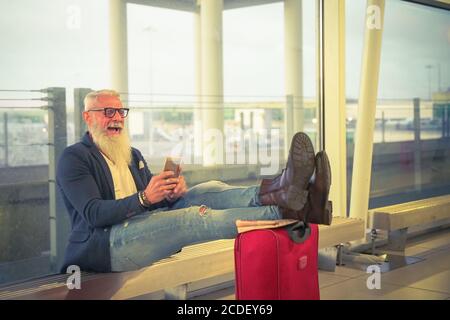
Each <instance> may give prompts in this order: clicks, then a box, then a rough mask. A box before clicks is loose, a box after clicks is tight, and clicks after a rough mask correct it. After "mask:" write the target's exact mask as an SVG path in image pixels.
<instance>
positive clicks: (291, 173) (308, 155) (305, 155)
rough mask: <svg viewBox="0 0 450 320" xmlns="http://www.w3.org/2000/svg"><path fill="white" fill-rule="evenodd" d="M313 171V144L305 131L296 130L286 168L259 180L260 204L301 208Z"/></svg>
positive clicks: (306, 197) (306, 196)
mask: <svg viewBox="0 0 450 320" xmlns="http://www.w3.org/2000/svg"><path fill="white" fill-rule="evenodd" d="M313 172H314V147H313V144H312V142H311V140H310V139H309V137H308V136H307V135H306V134H305V133H303V132H297V133H296V134H295V135H294V137H293V138H292V141H291V147H290V149H289V156H288V161H287V164H286V168H285V169H284V170H283V171H282V172H281V174H280V175H278V176H277V177H275V178H273V179H263V181H262V182H261V186H260V190H259V196H260V198H259V199H260V202H261V204H262V205H264V206H267V205H277V206H279V207H283V208H287V209H291V210H301V209H302V208H303V206H304V205H305V203H306V201H307V200H308V191H307V189H308V183H309V180H310V179H311V176H312V174H313Z"/></svg>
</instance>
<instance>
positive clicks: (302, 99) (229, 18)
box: [0, 0, 320, 285]
mask: <svg viewBox="0 0 450 320" xmlns="http://www.w3.org/2000/svg"><path fill="white" fill-rule="evenodd" d="M155 3H157V5H159V6H164V5H167V6H168V7H170V8H161V7H158V8H156V7H152V6H151V1H149V2H148V6H144V5H136V4H131V3H128V4H127V5H126V8H127V12H126V18H127V19H126V20H127V26H126V27H127V31H128V32H127V39H126V41H123V43H127V58H128V74H123V75H122V76H123V77H127V79H128V92H121V94H122V97H123V100H124V102H126V104H127V105H128V107H130V109H131V112H130V115H129V117H128V119H127V121H128V125H129V130H130V134H131V139H132V144H133V146H135V147H137V148H138V149H140V150H141V151H142V153H143V155H144V156H145V158H146V159H147V160H148V163H149V165H150V169H151V170H152V171H154V172H159V171H161V169H162V164H163V161H164V158H165V157H166V156H168V155H171V154H172V153H174V152H175V153H176V152H178V153H181V154H182V155H183V156H184V155H186V156H187V157H188V158H189V157H190V156H192V157H190V158H189V159H190V161H191V162H190V163H186V166H185V167H184V169H185V176H186V178H187V180H188V183H189V185H193V184H195V183H198V182H200V181H204V180H210V179H220V180H224V181H233V183H237V184H251V183H256V182H257V181H258V180H260V179H261V178H262V176H265V175H274V174H276V173H277V172H279V171H280V170H281V169H282V168H283V167H284V166H285V161H286V146H289V144H288V142H289V140H290V137H291V136H292V135H293V134H294V133H295V131H298V130H302V131H306V132H307V133H308V134H309V135H310V137H311V138H312V139H313V141H314V142H317V141H318V137H319V134H320V133H319V132H318V131H317V123H318V119H317V115H318V113H317V108H318V106H317V96H316V82H317V78H316V63H317V60H316V39H317V33H316V17H317V14H316V1H315V0H305V1H301V7H300V8H296V9H291V11H292V10H294V11H295V12H294V11H292V12H291V13H292V14H291V15H290V18H288V19H289V23H287V24H286V23H285V19H286V14H285V7H284V5H285V4H284V2H283V1H274V2H273V3H270V4H267V2H266V1H263V3H266V4H264V5H261V4H257V3H255V2H253V1H252V2H250V3H251V5H250V3H248V4H247V2H245V1H242V3H241V4H242V5H244V6H245V5H249V6H248V7H239V8H234V9H229V8H228V7H227V1H225V9H224V11H223V28H222V31H223V35H222V38H220V39H221V41H223V44H222V47H221V48H222V49H223V70H222V71H223V72H222V73H223V74H222V77H223V96H222V97H220V98H223V103H222V105H220V108H222V109H223V112H222V113H220V117H221V118H223V119H221V120H223V123H224V129H225V130H224V138H225V141H224V142H225V146H224V147H225V150H224V151H225V153H227V152H228V153H230V154H233V155H235V156H236V158H234V159H233V160H230V157H227V155H225V157H224V165H223V166H221V167H219V170H215V169H214V168H213V169H211V168H205V167H204V166H203V163H202V162H201V154H200V161H197V160H198V157H199V154H198V153H197V150H195V148H196V143H198V141H196V139H197V134H198V131H196V130H197V129H198V127H196V123H197V122H196V121H197V120H198V118H197V116H198V115H199V113H198V111H199V108H200V106H201V103H200V102H199V101H202V100H204V99H206V97H207V94H205V95H204V94H201V93H200V90H198V89H199V88H198V80H199V78H198V74H199V73H200V72H201V67H200V65H201V64H202V61H201V59H200V60H199V59H198V56H196V55H197V54H199V50H198V49H199V48H198V45H199V41H198V40H199V39H198V38H197V36H198V35H197V34H196V32H197V31H198V29H197V28H199V25H198V20H197V21H196V19H197V18H198V13H195V12H194V11H195V8H194V7H192V12H190V11H189V10H188V9H186V8H187V6H188V5H186V3H184V4H183V1H180V2H179V3H178V4H177V2H176V1H170V3H169V2H167V3H166V2H161V1H157V2H155ZM165 3H166V4H165ZM228 3H229V2H228ZM109 5H110V1H107V0H96V1H87V0H40V1H34V0H17V1H2V2H0V35H1V39H2V50H0V70H2V72H1V74H0V191H1V192H0V194H1V196H0V285H3V284H6V283H11V282H15V281H21V280H24V279H28V278H33V277H38V276H43V275H47V274H51V273H55V272H56V271H57V268H56V267H57V266H56V264H55V263H54V260H55V259H54V258H55V257H54V256H52V254H54V249H55V242H58V241H55V239H54V238H52V237H51V235H54V234H55V233H54V232H55V224H56V228H60V225H59V221H60V220H59V221H57V222H56V223H55V220H58V219H55V216H54V215H55V212H51V210H52V207H54V206H53V204H54V203H55V202H56V200H55V198H54V197H53V196H52V192H49V189H50V190H52V189H51V188H52V186H53V185H54V177H53V176H52V171H53V170H52V169H54V166H55V164H56V163H55V159H54V157H53V153H52V152H51V150H49V149H50V148H53V146H55V145H56V144H57V143H55V140H58V141H65V139H66V137H65V135H64V134H61V135H59V136H57V137H56V139H55V140H52V139H53V138H55V137H54V133H55V132H56V131H55V130H61V128H63V129H62V130H63V131H66V135H67V144H68V145H71V144H73V143H75V142H77V141H78V139H79V138H80V135H81V134H83V132H79V129H80V126H79V123H80V120H81V119H80V113H77V114H75V111H74V110H78V109H77V108H78V107H81V108H82V107H83V106H82V98H83V97H82V95H81V94H80V95H79V96H78V94H77V92H79V91H78V90H79V89H80V88H85V89H87V88H92V89H103V88H108V87H109V86H111V83H112V82H113V81H112V79H111V78H112V74H113V73H114V72H113V71H112V59H113V58H112V53H111V47H110V42H109V41H110V40H111V38H114V37H115V36H117V37H119V36H118V35H117V34H116V35H114V34H113V35H112V34H110V33H111V30H112V29H114V28H111V26H110V23H109V22H110V21H109V19H110V18H111V16H112V15H110V14H109V10H108V9H109ZM177 5H181V6H182V7H183V10H178V9H180V8H177ZM186 10H187V11H186ZM297 10H298V11H297ZM299 21H300V22H301V23H300V24H298V22H299ZM292 35H294V36H292ZM286 37H288V38H289V40H286ZM114 40H118V39H117V38H114ZM119 40H124V39H119ZM119 42H120V41H119ZM287 51H289V52H288V54H287ZM53 87H55V88H60V89H55V90H56V91H54V90H53V91H52V92H59V93H61V94H62V97H63V98H61V99H59V100H55V99H53V100H52V99H50V101H49V99H48V92H46V91H45V90H42V89H46V88H53ZM75 89H77V90H75ZM64 94H65V99H64ZM56 102H57V104H55V103H56ZM56 105H57V108H60V111H64V112H65V113H66V114H65V116H66V120H67V121H66V122H64V121H62V120H61V121H60V122H57V123H54V124H52V121H51V119H52V117H51V116H50V112H51V111H52V110H51V109H49V106H52V107H54V106H56ZM221 111H222V110H221ZM77 112H80V111H77ZM204 121H207V120H205V119H204ZM80 130H82V128H81V129H80ZM271 130H273V131H271ZM60 133H61V132H60V131H58V134H60ZM200 134H202V132H200ZM200 141H201V140H200ZM58 143H59V142H58ZM200 143H201V142H200ZM63 147H65V142H64V145H63V146H61V145H59V146H58V148H60V150H62V148H63ZM242 154H244V155H245V156H244V157H238V156H239V155H242ZM52 157H53V158H52ZM275 158H276V159H275ZM275 160H276V161H275ZM271 162H275V163H276V164H277V165H276V166H275V167H274V166H273V165H272V164H273V163H271ZM261 167H265V168H269V169H270V170H266V171H263V170H261ZM216 169H217V167H216ZM222 169H223V170H222ZM202 170H203V171H202ZM53 211H54V210H53ZM61 211H64V208H63V209H62V210H61ZM58 214H61V212H59V213H58ZM63 214H65V212H63ZM66 218H67V217H66ZM63 233H64V230H62V229H58V230H57V232H56V234H58V236H57V237H58V239H57V240H59V237H60V235H61V234H63ZM57 244H58V246H64V245H65V243H57ZM58 252H60V251H58ZM56 258H61V257H60V256H58V257H56Z"/></svg>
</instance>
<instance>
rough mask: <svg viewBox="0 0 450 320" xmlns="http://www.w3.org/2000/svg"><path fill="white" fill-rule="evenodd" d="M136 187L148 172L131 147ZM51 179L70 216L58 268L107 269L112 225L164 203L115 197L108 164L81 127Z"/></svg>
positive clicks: (140, 186) (142, 186) (142, 183)
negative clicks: (80, 136)
mask: <svg viewBox="0 0 450 320" xmlns="http://www.w3.org/2000/svg"><path fill="white" fill-rule="evenodd" d="M129 168H130V171H131V174H132V176H133V179H134V182H135V183H136V188H137V190H138V191H139V190H144V189H145V187H146V186H147V184H148V183H149V181H150V179H151V177H152V174H151V172H150V170H149V168H148V166H147V163H146V162H145V160H144V158H143V156H142V154H141V153H140V152H139V151H138V150H137V149H134V148H132V163H131V165H130V166H129ZM56 182H57V185H58V188H59V191H60V192H61V195H62V197H63V200H64V203H65V206H66V208H67V211H68V213H69V216H70V222H71V233H70V237H69V242H68V244H67V247H66V252H65V256H64V262H63V265H62V266H61V272H63V273H65V272H66V268H67V267H68V266H69V265H78V266H79V267H80V269H81V270H86V271H96V272H110V271H111V258H110V252H109V234H110V230H111V226H113V225H115V224H119V223H121V222H122V221H124V220H125V219H127V218H129V217H132V216H134V215H137V214H140V213H143V212H145V211H147V210H153V209H156V208H159V207H162V206H165V205H166V204H167V203H166V201H163V202H160V203H157V204H155V205H153V207H151V208H149V209H147V208H144V207H143V206H141V204H140V202H139V198H138V195H137V193H136V194H133V195H131V196H129V197H126V198H123V199H119V200H115V194H114V184H113V180H112V176H111V171H110V170H109V167H108V164H107V163H106V161H105V159H104V158H103V156H102V155H101V153H100V152H99V150H98V148H97V147H96V145H95V144H94V143H93V142H92V139H91V137H90V135H89V133H86V134H85V135H84V137H83V139H82V141H81V142H78V143H76V144H74V145H71V146H69V147H67V148H66V149H65V150H64V152H63V154H62V155H61V158H60V159H59V162H58V168H57V173H56Z"/></svg>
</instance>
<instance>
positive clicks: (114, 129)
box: [108, 127, 122, 133]
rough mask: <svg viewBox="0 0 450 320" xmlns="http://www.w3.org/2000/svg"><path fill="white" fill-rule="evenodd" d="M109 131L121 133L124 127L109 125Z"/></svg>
mask: <svg viewBox="0 0 450 320" xmlns="http://www.w3.org/2000/svg"><path fill="white" fill-rule="evenodd" d="M108 131H109V132H114V133H120V132H121V131H122V128H118V127H108Z"/></svg>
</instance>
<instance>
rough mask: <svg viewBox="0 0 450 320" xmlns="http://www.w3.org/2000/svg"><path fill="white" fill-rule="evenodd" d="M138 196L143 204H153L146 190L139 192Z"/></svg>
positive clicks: (146, 205) (147, 205) (145, 205)
mask: <svg viewBox="0 0 450 320" xmlns="http://www.w3.org/2000/svg"><path fill="white" fill-rule="evenodd" d="M138 197H139V201H140V203H141V205H142V206H144V207H147V208H148V207H150V206H151V205H152V203H151V202H150V200H148V198H147V196H146V195H145V192H144V191H139V192H138Z"/></svg>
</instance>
